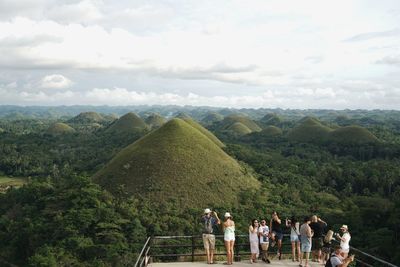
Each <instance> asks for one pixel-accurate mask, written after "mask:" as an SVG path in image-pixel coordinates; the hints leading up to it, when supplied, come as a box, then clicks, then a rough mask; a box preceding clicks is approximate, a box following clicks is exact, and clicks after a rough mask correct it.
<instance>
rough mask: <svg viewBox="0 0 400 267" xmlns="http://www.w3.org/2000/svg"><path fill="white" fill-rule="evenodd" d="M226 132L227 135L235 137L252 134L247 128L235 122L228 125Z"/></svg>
mask: <svg viewBox="0 0 400 267" xmlns="http://www.w3.org/2000/svg"><path fill="white" fill-rule="evenodd" d="M226 130H227V132H228V133H230V134H232V135H235V136H243V135H246V134H249V133H251V132H252V131H251V130H250V129H249V127H247V126H246V125H244V124H243V123H241V122H235V123H234V124H232V125H230V126H229V127H228V128H227V129H226Z"/></svg>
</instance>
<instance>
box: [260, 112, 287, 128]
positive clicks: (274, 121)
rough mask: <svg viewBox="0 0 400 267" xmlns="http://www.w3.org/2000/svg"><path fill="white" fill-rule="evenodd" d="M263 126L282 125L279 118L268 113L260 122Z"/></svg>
mask: <svg viewBox="0 0 400 267" xmlns="http://www.w3.org/2000/svg"><path fill="white" fill-rule="evenodd" d="M260 121H261V122H262V123H263V124H265V125H275V126H277V125H280V124H281V123H282V119H281V117H279V116H278V115H277V114H275V113H268V114H266V115H265V116H264V117H262V118H261V120H260Z"/></svg>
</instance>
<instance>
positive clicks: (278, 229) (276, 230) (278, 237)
mask: <svg viewBox="0 0 400 267" xmlns="http://www.w3.org/2000/svg"><path fill="white" fill-rule="evenodd" d="M269 228H270V229H271V232H272V233H271V239H272V243H271V247H273V246H275V242H276V243H277V244H278V250H277V255H278V259H281V257H282V239H283V232H282V221H281V219H280V218H279V216H278V213H277V212H276V211H274V212H272V219H271V221H270V223H269Z"/></svg>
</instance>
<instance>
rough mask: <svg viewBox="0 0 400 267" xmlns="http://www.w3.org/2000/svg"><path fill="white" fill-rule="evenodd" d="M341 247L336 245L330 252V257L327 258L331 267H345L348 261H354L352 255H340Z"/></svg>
mask: <svg viewBox="0 0 400 267" xmlns="http://www.w3.org/2000/svg"><path fill="white" fill-rule="evenodd" d="M341 250H342V249H341V247H340V246H336V247H335V251H334V252H333V253H332V255H331V257H330V258H329V260H330V262H331V265H332V267H347V265H349V264H350V262H352V261H354V255H352V256H350V257H343V256H341V252H342V251H341Z"/></svg>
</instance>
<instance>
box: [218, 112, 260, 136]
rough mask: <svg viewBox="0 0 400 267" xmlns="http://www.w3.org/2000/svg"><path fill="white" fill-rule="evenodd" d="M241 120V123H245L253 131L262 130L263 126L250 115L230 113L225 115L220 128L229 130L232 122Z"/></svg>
mask: <svg viewBox="0 0 400 267" xmlns="http://www.w3.org/2000/svg"><path fill="white" fill-rule="evenodd" d="M236 122H240V123H241V124H243V125H245V126H246V127H247V128H249V129H250V130H251V131H252V132H260V131H261V128H260V126H258V125H257V123H255V122H254V121H253V120H251V119H250V118H249V117H246V116H242V115H229V116H227V117H225V118H224V119H223V120H222V121H221V122H220V123H219V128H220V129H221V130H227V129H228V128H229V127H230V126H231V125H232V124H234V123H236Z"/></svg>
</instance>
